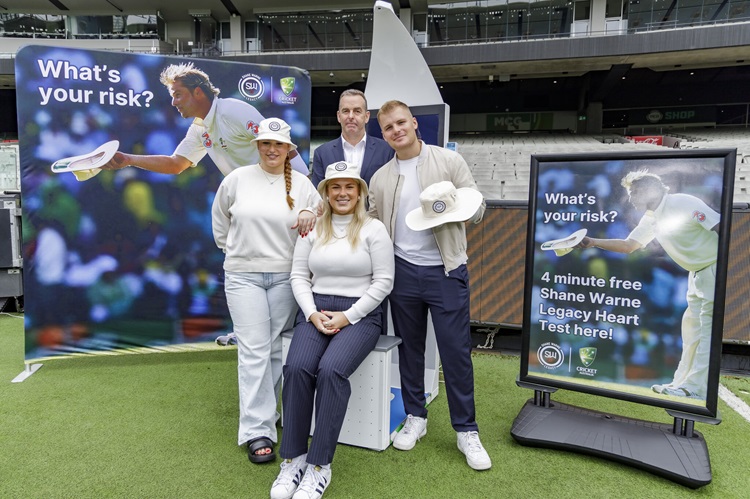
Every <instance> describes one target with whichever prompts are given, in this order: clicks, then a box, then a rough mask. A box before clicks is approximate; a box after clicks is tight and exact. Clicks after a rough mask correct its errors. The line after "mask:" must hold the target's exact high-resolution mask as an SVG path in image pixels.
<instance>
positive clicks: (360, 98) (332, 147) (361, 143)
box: [311, 88, 394, 187]
mask: <svg viewBox="0 0 750 499" xmlns="http://www.w3.org/2000/svg"><path fill="white" fill-rule="evenodd" d="M336 119H337V120H338V122H339V123H340V124H341V137H339V138H337V139H334V140H332V141H330V142H326V143H325V144H322V145H321V146H319V147H318V148H317V149H315V151H314V153H313V165H312V178H311V180H312V183H313V185H315V187H317V186H318V184H319V183H320V181H321V180H323V178H324V177H325V172H326V167H327V166H328V165H330V164H332V163H336V162H337V161H347V162H349V163H356V164H359V165H361V166H362V167H361V169H360V172H361V176H362V178H363V179H364V181H365V182H367V183H368V184H369V183H370V177H372V174H373V173H375V172H376V171H377V170H378V168H380V167H381V166H383V165H384V164H386V163H387V162H388V161H390V159H391V158H392V157H393V154H394V152H393V149H391V146H389V145H388V143H387V142H386V141H384V140H382V139H379V138H377V137H371V136H369V135H367V134H366V133H365V125H367V122H368V121H369V119H370V112H369V111H368V110H367V99H366V98H365V94H364V93H362V92H361V91H359V90H355V89H353V88H349V89H347V90H344V91H343V92H342V93H341V97H339V110H338V111H336Z"/></svg>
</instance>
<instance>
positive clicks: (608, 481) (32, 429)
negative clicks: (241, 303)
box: [0, 316, 750, 499]
mask: <svg viewBox="0 0 750 499" xmlns="http://www.w3.org/2000/svg"><path fill="white" fill-rule="evenodd" d="M22 327H23V326H22V321H21V320H20V319H17V318H13V317H9V316H0V401H2V402H0V404H1V405H0V428H2V430H1V431H0V450H1V452H0V498H6V497H7V498H104V497H106V498H109V497H123V498H224V497H226V498H230V497H250V498H256V497H268V491H269V488H270V486H271V483H272V482H273V479H274V478H275V476H276V473H277V471H278V465H277V463H274V464H269V465H254V464H251V463H250V462H249V461H248V460H247V457H246V454H245V452H244V451H243V449H241V448H239V447H238V446H237V445H236V432H237V430H236V427H237V408H236V406H237V385H236V359H235V355H236V351H235V350H234V349H233V348H227V349H225V350H218V351H205V352H192V353H164V354H151V355H126V356H117V357H111V356H106V357H92V358H73V359H65V360H61V359H58V360H51V361H47V362H45V364H44V367H43V368H42V369H41V370H39V371H38V372H37V373H36V374H34V375H33V376H31V377H30V378H29V379H28V380H26V381H24V382H23V383H10V380H11V379H12V378H13V377H15V376H16V375H17V374H18V373H19V372H21V370H22V369H23V360H22V359H23V352H22V348H23V340H22ZM474 365H475V378H476V399H477V414H478V422H479V425H480V430H481V431H480V433H481V436H482V440H483V442H484V444H485V447H486V448H487V450H488V452H489V453H490V456H491V457H492V459H493V468H492V469H491V470H489V471H486V472H475V471H473V470H471V469H469V468H468V467H467V465H466V463H465V460H464V458H463V456H462V455H461V454H460V453H459V452H458V450H457V449H456V441H455V438H456V437H455V433H454V432H453V430H452V429H451V428H450V424H449V418H448V411H447V406H446V401H445V394H440V395H439V396H438V397H437V399H436V400H435V401H434V402H433V403H432V404H431V405H430V414H429V425H428V433H427V436H426V437H425V438H424V439H422V441H421V442H420V443H418V444H417V446H416V447H415V448H414V450H412V451H410V452H399V451H397V450H394V449H392V448H390V449H388V450H386V451H384V452H375V451H369V450H364V449H359V448H355V447H348V446H339V448H338V450H337V452H336V457H335V459H334V462H333V477H332V482H331V486H330V487H329V489H328V491H327V492H326V495H325V497H329V498H354V497H374V498H391V497H392V498H443V497H445V498H464V497H469V498H493V497H504V498H505V497H509V498H515V497H518V498H526V497H576V498H578V497H596V498H602V497H618V498H623V497H634V498H644V497H657V498H660V499H661V498H672V497H674V498H682V497H693V496H711V497H721V498H741V497H747V496H748V490H750V476H749V475H748V471H747V464H746V461H747V452H748V451H747V449H750V423H748V422H746V421H745V420H743V419H742V418H741V417H739V416H738V415H737V414H736V413H734V412H733V411H732V410H731V409H729V408H728V407H727V406H726V405H725V404H724V403H723V402H720V404H719V408H720V411H721V416H722V418H723V422H722V423H721V424H720V425H718V426H710V425H703V424H696V429H697V430H698V431H700V432H701V433H703V435H704V436H705V438H706V441H707V442H708V447H709V452H710V457H711V464H712V471H713V482H712V483H711V484H709V485H708V486H706V487H703V488H701V489H698V490H696V491H692V490H690V489H687V488H685V487H683V486H681V485H678V484H675V483H672V482H670V481H668V480H666V479H662V478H659V477H657V476H654V475H652V474H650V473H647V472H644V471H640V470H637V469H634V468H631V467H628V466H623V465H620V464H617V463H614V462H610V461H606V460H602V459H598V458H594V457H590V456H585V455H579V454H574V453H569V452H563V451H555V450H547V449H535V448H529V447H523V446H521V445H518V444H517V443H516V442H515V441H514V440H513V439H512V438H511V436H510V427H511V424H512V422H513V419H514V418H515V416H516V415H517V414H518V412H519V410H520V409H521V407H522V406H523V404H524V402H525V401H526V400H527V399H528V398H529V397H531V395H532V392H530V391H528V390H524V389H521V388H518V387H517V386H516V385H515V378H516V376H517V374H518V369H519V360H518V357H506V356H499V355H495V354H475V356H474ZM729 381H730V382H731V383H729V384H730V385H731V384H734V383H735V381H736V380H729ZM738 383H739V382H738ZM744 387H745V388H748V385H747V384H745V385H744ZM553 397H554V399H555V400H559V401H561V402H564V403H567V404H573V405H578V406H582V407H587V408H591V409H596V410H600V411H605V412H611V413H615V414H621V415H623V416H628V417H633V418H639V419H645V420H652V421H657V422H662V423H669V422H670V421H671V420H670V418H669V417H668V416H667V415H666V413H665V411H664V410H662V409H658V408H654V407H650V406H642V405H638V404H632V403H627V402H622V401H617V400H612V399H607V398H601V397H594V396H591V395H586V394H581V393H576V392H565V391H560V392H558V393H556V394H554V395H553Z"/></svg>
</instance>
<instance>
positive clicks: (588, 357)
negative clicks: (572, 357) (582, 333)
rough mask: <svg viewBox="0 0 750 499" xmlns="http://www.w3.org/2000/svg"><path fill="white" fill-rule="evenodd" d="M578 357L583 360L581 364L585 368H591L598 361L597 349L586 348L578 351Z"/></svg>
mask: <svg viewBox="0 0 750 499" xmlns="http://www.w3.org/2000/svg"><path fill="white" fill-rule="evenodd" d="M578 356H579V357H580V358H581V362H582V363H583V365H584V366H586V367H589V366H591V364H593V363H594V359H596V348H595V347H584V348H581V349H579V350H578Z"/></svg>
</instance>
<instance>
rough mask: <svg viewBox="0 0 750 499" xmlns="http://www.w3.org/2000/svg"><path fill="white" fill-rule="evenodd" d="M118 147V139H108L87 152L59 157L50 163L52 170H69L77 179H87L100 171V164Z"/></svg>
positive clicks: (111, 155) (104, 162) (63, 171)
mask: <svg viewBox="0 0 750 499" xmlns="http://www.w3.org/2000/svg"><path fill="white" fill-rule="evenodd" d="M119 147H120V141H118V140H110V141H109V142H106V143H104V144H102V145H100V146H99V147H97V148H96V149H95V150H93V151H91V152H89V153H86V154H81V155H80V156H71V157H69V158H63V159H59V160H57V161H55V162H54V163H52V172H53V173H66V172H70V173H72V174H73V175H75V176H76V178H77V179H78V180H79V181H83V180H88V179H90V178H91V177H93V176H94V175H96V174H97V173H99V172H100V171H101V166H102V165H104V164H106V163H107V162H108V161H109V160H110V159H112V157H113V156H114V155H115V153H116V152H117V149H118V148H119Z"/></svg>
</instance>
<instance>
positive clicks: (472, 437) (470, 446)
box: [464, 431, 484, 453]
mask: <svg viewBox="0 0 750 499" xmlns="http://www.w3.org/2000/svg"><path fill="white" fill-rule="evenodd" d="M464 442H465V443H466V451H467V452H472V453H473V452H481V451H482V450H483V449H484V447H483V446H482V442H481V441H480V440H479V432H476V431H467V432H466V439H465V440H464Z"/></svg>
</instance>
